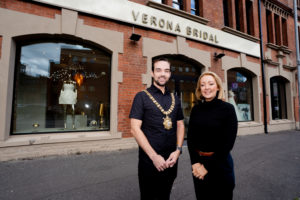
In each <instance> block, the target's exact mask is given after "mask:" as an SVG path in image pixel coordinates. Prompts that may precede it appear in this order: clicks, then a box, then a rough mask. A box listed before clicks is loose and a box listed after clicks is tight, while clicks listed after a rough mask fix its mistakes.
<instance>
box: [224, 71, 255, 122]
mask: <svg viewBox="0 0 300 200" xmlns="http://www.w3.org/2000/svg"><path fill="white" fill-rule="evenodd" d="M227 80H228V102H229V103H231V104H232V105H233V106H234V109H235V111H236V115H237V118H238V121H252V120H253V92H252V76H251V75H250V73H249V72H247V71H244V70H238V69H231V70H228V72H227Z"/></svg>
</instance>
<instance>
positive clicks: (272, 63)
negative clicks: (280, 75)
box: [264, 59, 279, 67]
mask: <svg viewBox="0 0 300 200" xmlns="http://www.w3.org/2000/svg"><path fill="white" fill-rule="evenodd" d="M264 63H266V64H270V65H274V66H277V67H278V66H279V63H278V62H274V61H272V60H271V59H264Z"/></svg>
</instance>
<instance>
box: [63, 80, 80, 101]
mask: <svg viewBox="0 0 300 200" xmlns="http://www.w3.org/2000/svg"><path fill="white" fill-rule="evenodd" d="M76 103H77V90H76V89H75V85H74V84H73V83H64V84H63V88H62V90H61V91H60V95H59V104H72V105H74V104H76Z"/></svg>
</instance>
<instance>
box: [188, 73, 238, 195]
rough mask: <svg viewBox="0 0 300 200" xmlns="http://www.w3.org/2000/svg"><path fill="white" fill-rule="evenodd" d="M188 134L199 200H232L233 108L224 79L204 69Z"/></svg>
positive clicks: (234, 114)
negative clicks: (225, 97)
mask: <svg viewBox="0 0 300 200" xmlns="http://www.w3.org/2000/svg"><path fill="white" fill-rule="evenodd" d="M196 98H197V99H198V100H199V103H198V104H197V105H195V106H194V107H193V109H192V112H191V116H190V122H189V129H188V135H187V143H188V149H189V153H190V158H191V163H192V170H193V181H194V186H195V192H196V197H197V199H198V200H199V199H232V193H233V189H234V186H235V180H234V170H233V160H232V157H231V155H230V151H231V149H232V148H233V145H234V142H235V138H236V134H237V117H236V113H235V110H234V107H233V106H232V105H231V104H230V103H227V102H224V101H223V99H224V92H223V87H222V82H221V79H220V78H219V77H218V76H217V75H216V74H215V73H213V72H204V73H203V74H202V75H201V76H200V77H199V79H198V83H197V88H196Z"/></svg>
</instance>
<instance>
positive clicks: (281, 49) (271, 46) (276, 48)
mask: <svg viewBox="0 0 300 200" xmlns="http://www.w3.org/2000/svg"><path fill="white" fill-rule="evenodd" d="M266 46H267V47H269V48H271V49H274V50H277V51H283V53H286V54H290V53H291V52H292V51H291V50H290V49H289V48H288V47H287V46H278V45H276V44H272V43H267V44H266Z"/></svg>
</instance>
